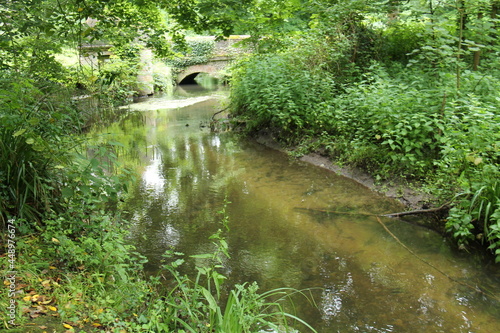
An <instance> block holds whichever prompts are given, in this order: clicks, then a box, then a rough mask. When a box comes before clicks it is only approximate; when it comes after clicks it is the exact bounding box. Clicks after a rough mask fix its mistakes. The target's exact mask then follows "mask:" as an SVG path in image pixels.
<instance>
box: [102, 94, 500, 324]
mask: <svg viewBox="0 0 500 333" xmlns="http://www.w3.org/2000/svg"><path fill="white" fill-rule="evenodd" d="M173 98H178V97H173ZM154 103H157V104H161V103H162V102H161V101H160V100H156V101H154ZM220 107H221V106H220V104H219V102H217V101H216V100H208V101H204V102H201V103H197V104H195V105H192V106H188V107H185V108H179V109H175V108H174V109H158V110H149V111H137V112H130V113H128V115H127V116H126V117H122V119H121V120H120V121H119V122H117V123H115V124H113V125H112V126H111V127H109V128H106V129H105V130H104V131H105V132H106V133H113V139H114V140H117V141H119V142H121V143H122V144H123V149H122V151H121V156H122V158H123V163H124V164H126V165H128V166H130V167H133V168H135V169H136V170H138V172H139V173H140V174H141V176H140V177H138V181H137V182H136V184H135V185H134V187H133V189H132V195H131V198H130V200H128V202H127V209H128V211H129V214H130V219H131V221H132V224H131V227H130V229H131V236H130V239H131V241H132V242H133V243H135V244H136V245H137V246H138V247H139V249H140V251H141V252H142V253H143V254H144V255H146V256H147V257H148V258H149V261H150V262H149V264H148V266H147V269H148V270H150V271H155V270H157V269H158V267H159V265H160V259H161V255H162V254H163V253H164V251H165V250H167V249H169V248H170V247H175V249H176V250H177V251H181V252H184V253H186V254H188V255H189V254H195V253H204V252H207V251H210V250H211V249H212V244H211V241H209V240H208V236H209V235H211V234H212V233H213V232H215V231H216V230H217V228H219V225H218V221H219V218H220V217H219V215H218V213H217V212H218V211H219V210H220V208H221V207H222V205H223V201H224V198H225V197H227V198H229V201H231V204H230V205H229V206H228V214H229V217H230V221H231V222H230V223H231V225H230V226H231V231H230V233H229V235H228V243H229V250H230V254H231V260H230V261H228V262H227V263H226V265H225V273H226V274H228V275H229V281H228V283H229V284H235V283H243V282H245V281H254V280H255V281H258V283H259V285H260V286H261V288H262V289H263V290H269V289H272V288H276V287H283V286H285V287H293V288H297V289H302V288H312V293H313V294H314V296H315V299H316V303H317V307H315V306H313V305H311V304H310V303H308V302H304V301H303V299H300V298H297V300H296V302H297V303H296V309H297V311H298V314H299V315H300V316H301V317H303V318H305V319H306V320H308V321H309V322H311V323H312V324H313V325H314V326H315V327H317V329H318V330H319V331H320V332H495V331H496V329H497V328H498V325H499V323H500V319H499V318H500V314H499V307H498V301H497V300H495V299H493V298H488V297H485V296H484V295H482V294H480V293H477V292H475V291H474V290H471V289H470V288H467V287H465V286H464V285H462V284H457V283H455V282H454V281H452V280H450V279H449V278H447V277H446V276H444V275H443V274H441V273H440V272H439V271H436V270H435V269H433V268H432V267H431V266H429V265H427V264H425V263H424V262H422V261H420V260H418V259H416V258H415V256H413V255H412V254H411V253H409V252H408V251H407V250H405V249H404V248H402V247H401V246H400V245H399V244H398V243H397V242H396V241H395V240H394V239H393V238H392V237H391V236H390V235H389V234H387V233H386V232H385V230H383V228H382V227H381V226H380V224H378V222H377V220H376V219H374V218H373V217H371V216H368V215H362V214H361V215H360V214H357V213H363V214H383V213H388V212H394V211H399V210H401V209H402V207H401V206H399V205H398V204H397V203H395V202H393V201H391V200H388V199H386V198H384V197H382V196H379V195H376V194H374V193H372V192H370V191H369V190H368V189H366V188H365V187H363V186H361V185H359V184H357V183H353V182H352V181H350V180H348V179H345V178H342V177H337V176H335V175H334V174H332V173H331V172H328V171H326V170H324V169H321V168H316V167H312V166H310V165H307V164H305V163H302V162H297V161H293V160H290V159H288V158H287V157H286V156H285V155H284V154H281V153H277V152H275V151H272V150H270V149H267V148H265V147H263V146H260V145H258V144H254V143H251V142H246V141H240V140H239V139H237V138H235V137H233V136H231V135H230V134H228V135H216V134H212V133H210V132H209V131H208V130H207V128H206V127H203V126H200V124H204V123H206V121H207V120H208V119H210V117H211V115H212V114H213V113H214V112H215V111H216V110H217V109H218V108H220ZM328 211H330V213H329V212H328ZM331 212H335V213H331ZM383 221H384V223H385V224H386V225H387V227H388V228H389V229H390V230H391V232H393V233H394V234H395V235H396V236H397V237H398V238H399V239H400V240H401V241H402V242H403V243H405V244H406V245H407V246H408V247H410V248H411V249H412V251H414V252H415V253H416V254H418V255H419V256H420V257H422V258H425V260H426V261H427V262H429V263H431V264H432V265H433V266H434V267H439V269H440V270H441V271H442V272H445V273H446V274H447V275H449V276H451V277H453V279H454V280H455V281H462V282H464V281H465V282H467V284H469V285H473V286H475V285H480V286H484V287H485V288H486V287H487V289H488V290H489V292H490V293H491V294H494V295H495V297H499V289H498V286H499V285H500V282H499V277H498V268H496V267H494V266H490V267H489V271H487V270H486V269H483V268H482V267H481V264H482V263H481V262H480V261H473V260H470V258H469V257H465V256H464V257H462V256H460V255H457V254H455V253H453V251H451V250H450V249H451V248H450V246H448V245H447V244H446V243H444V242H443V240H442V239H441V237H440V236H439V235H437V234H435V233H433V232H431V231H429V230H426V229H422V228H419V227H416V226H414V225H412V224H407V223H404V222H403V221H400V220H388V219H384V220H383ZM145 239H146V240H145ZM318 288H320V289H318Z"/></svg>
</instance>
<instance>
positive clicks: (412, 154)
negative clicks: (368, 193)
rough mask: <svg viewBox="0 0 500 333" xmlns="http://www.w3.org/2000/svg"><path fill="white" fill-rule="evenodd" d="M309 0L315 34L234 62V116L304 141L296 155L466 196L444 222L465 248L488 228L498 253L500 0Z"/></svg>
mask: <svg viewBox="0 0 500 333" xmlns="http://www.w3.org/2000/svg"><path fill="white" fill-rule="evenodd" d="M429 5H430V6H429ZM341 6H343V7H341ZM344 7H345V8H344ZM312 8H314V9H313V11H314V15H313V16H312V17H311V21H310V26H311V27H312V28H314V29H316V31H309V32H304V33H303V34H301V35H300V36H296V35H294V36H290V37H289V39H288V40H287V41H283V43H282V44H283V45H285V46H286V47H285V48H284V49H282V50H281V51H280V52H278V53H275V54H270V55H266V56H262V55H255V56H253V57H250V58H248V59H245V60H243V61H241V62H240V63H239V64H237V65H236V66H235V69H234V71H233V80H232V95H231V108H232V112H233V114H234V115H236V116H238V117H239V118H240V119H241V120H243V121H244V122H245V123H246V128H247V130H248V131H249V132H254V131H258V130H260V129H262V128H268V129H270V130H272V131H273V132H274V134H275V135H276V137H278V138H279V139H281V140H282V141H285V142H287V143H292V144H296V145H299V149H297V150H296V151H295V153H294V154H303V153H307V152H308V151H310V150H312V149H315V150H318V151H321V152H323V153H325V154H329V155H330V156H332V157H334V158H335V159H337V160H339V161H340V162H344V163H345V162H347V163H349V164H351V165H356V166H360V167H363V168H365V169H367V170H368V171H371V172H372V173H373V174H375V175H377V176H378V177H379V178H392V177H399V178H406V179H408V180H419V181H427V182H428V185H427V188H429V189H430V191H431V192H432V194H434V195H436V196H437V197H438V198H439V200H441V201H443V202H447V201H450V200H451V199H452V198H453V197H454V196H455V194H456V193H462V194H461V195H460V196H459V197H458V198H459V200H458V201H455V203H454V207H453V208H452V209H451V211H450V217H449V219H448V222H447V225H446V228H447V230H449V231H450V233H451V234H452V236H453V237H454V238H456V239H457V241H458V243H459V244H460V245H461V246H462V247H463V246H465V244H467V243H468V242H471V241H472V240H474V239H478V238H481V237H482V238H481V239H483V241H484V243H485V244H487V245H488V246H489V247H490V249H491V250H492V251H493V252H495V253H496V254H497V255H498V254H499V253H500V250H499V246H500V242H498V222H497V221H498V219H497V216H498V214H499V213H497V208H496V207H497V206H498V203H497V199H496V198H497V196H496V194H494V193H496V189H497V187H498V185H497V182H496V179H497V178H498V173H497V172H496V171H492V170H498V165H499V163H500V156H499V150H498V142H499V141H500V137H499V135H500V134H499V133H500V128H499V124H500V118H499V116H500V113H499V112H498V102H499V100H500V95H499V94H498V91H500V86H499V84H500V80H498V69H497V67H498V66H497V65H498V57H497V55H498V52H499V49H498V47H499V44H498V43H497V42H496V40H497V39H495V38H496V36H498V29H497V23H498V22H497V19H496V15H497V12H498V3H496V2H492V1H486V0H485V1H481V2H480V3H476V2H469V1H464V2H454V1H443V2H439V3H427V6H426V7H425V8H422V7H420V5H419V4H417V2H393V1H391V2H390V3H389V2H388V5H387V7H375V6H372V5H371V4H370V2H368V1H350V5H349V6H346V5H345V3H342V4H332V3H331V2H326V1H325V2H323V1H315V2H314V6H313V7H312ZM385 11H387V12H385Z"/></svg>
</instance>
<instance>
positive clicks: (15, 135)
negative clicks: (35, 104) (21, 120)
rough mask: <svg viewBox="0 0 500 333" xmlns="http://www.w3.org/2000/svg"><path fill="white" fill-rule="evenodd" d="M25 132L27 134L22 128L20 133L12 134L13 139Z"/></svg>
mask: <svg viewBox="0 0 500 333" xmlns="http://www.w3.org/2000/svg"><path fill="white" fill-rule="evenodd" d="M24 132H26V128H22V129H20V130H19V131H17V132H15V133H14V134H12V136H13V137H18V136H19V135H23V134H24Z"/></svg>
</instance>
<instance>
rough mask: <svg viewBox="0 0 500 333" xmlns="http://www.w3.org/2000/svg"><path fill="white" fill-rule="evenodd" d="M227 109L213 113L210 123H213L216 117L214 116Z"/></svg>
mask: <svg viewBox="0 0 500 333" xmlns="http://www.w3.org/2000/svg"><path fill="white" fill-rule="evenodd" d="M228 108H229V107H227V108H224V109H222V110H220V111H217V112H215V113H214V114H213V115H212V121H215V116H216V115H218V114H219V113H222V112H224V111H226V110H227V109H228Z"/></svg>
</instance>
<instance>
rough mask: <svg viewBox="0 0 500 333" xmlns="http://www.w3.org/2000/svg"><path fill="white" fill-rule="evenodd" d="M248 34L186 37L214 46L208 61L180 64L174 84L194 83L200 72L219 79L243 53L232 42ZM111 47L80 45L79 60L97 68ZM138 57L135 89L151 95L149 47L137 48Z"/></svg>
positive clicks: (108, 56) (150, 54)
mask: <svg viewBox="0 0 500 333" xmlns="http://www.w3.org/2000/svg"><path fill="white" fill-rule="evenodd" d="M248 37H249V36H240V35H235V36H229V37H228V38H226V39H223V40H220V41H215V37H213V36H198V37H187V38H186V40H187V41H190V40H191V41H215V45H214V49H213V52H212V55H211V56H210V58H209V59H208V61H206V62H203V63H197V64H193V65H190V66H187V67H184V68H182V70H181V71H179V72H177V74H176V75H175V77H174V78H173V80H174V81H175V84H182V83H194V82H195V81H194V78H195V77H196V76H197V75H198V74H200V73H207V74H209V75H210V76H213V77H215V78H221V77H222V73H223V72H224V69H225V68H226V67H227V66H228V65H229V64H230V62H231V61H232V60H233V59H235V58H236V57H237V56H238V55H240V54H242V53H245V52H247V50H244V49H242V48H238V47H234V44H236V43H238V42H240V41H242V40H243V39H246V38H248ZM111 47H112V45H107V44H101V45H84V46H82V47H81V51H82V52H81V60H82V63H86V64H89V65H91V66H95V67H98V66H99V65H100V64H101V63H102V62H105V61H107V59H109V58H110V56H111V52H110V48H111ZM140 58H141V61H140V70H139V73H138V75H137V87H136V91H137V94H138V95H140V96H145V95H152V94H153V93H154V79H153V52H152V51H151V50H150V49H143V50H141V51H140Z"/></svg>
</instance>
